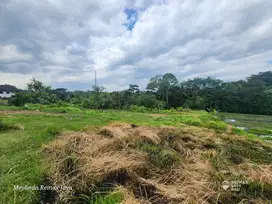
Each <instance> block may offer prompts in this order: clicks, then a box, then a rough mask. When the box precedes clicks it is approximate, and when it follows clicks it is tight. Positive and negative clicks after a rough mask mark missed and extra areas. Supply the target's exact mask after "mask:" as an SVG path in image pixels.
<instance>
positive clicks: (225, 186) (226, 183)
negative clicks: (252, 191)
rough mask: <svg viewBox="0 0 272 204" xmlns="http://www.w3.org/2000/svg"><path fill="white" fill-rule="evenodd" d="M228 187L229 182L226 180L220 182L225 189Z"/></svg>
mask: <svg viewBox="0 0 272 204" xmlns="http://www.w3.org/2000/svg"><path fill="white" fill-rule="evenodd" d="M229 187H230V184H229V182H228V181H223V182H222V188H223V189H224V190H225V191H226V190H227V189H228V188H229Z"/></svg>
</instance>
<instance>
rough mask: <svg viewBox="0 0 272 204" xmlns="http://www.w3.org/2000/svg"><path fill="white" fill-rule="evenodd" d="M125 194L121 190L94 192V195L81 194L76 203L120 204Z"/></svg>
mask: <svg viewBox="0 0 272 204" xmlns="http://www.w3.org/2000/svg"><path fill="white" fill-rule="evenodd" d="M123 199H124V195H123V194H122V193H121V192H118V191H116V192H115V191H113V192H110V193H102V192H100V193H94V194H93V195H92V196H87V195H81V196H80V197H79V198H78V199H77V201H76V203H80V202H81V203H82V202H83V203H86V204H119V203H121V202H122V201H123Z"/></svg>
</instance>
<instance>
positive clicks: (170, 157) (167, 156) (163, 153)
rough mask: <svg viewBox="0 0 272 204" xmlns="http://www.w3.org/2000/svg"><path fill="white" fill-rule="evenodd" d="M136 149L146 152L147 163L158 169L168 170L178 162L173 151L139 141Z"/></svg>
mask: <svg viewBox="0 0 272 204" xmlns="http://www.w3.org/2000/svg"><path fill="white" fill-rule="evenodd" d="M138 148H139V149H140V150H142V151H145V152H147V153H148V158H149V161H150V162H151V163H152V164H153V165H155V166H157V167H159V168H169V167H171V166H173V165H174V164H175V163H177V162H178V161H179V160H180V159H179V156H178V154H177V153H176V152H175V151H174V150H172V149H164V148H163V147H161V146H159V145H155V144H152V143H148V142H143V141H141V142H139V143H138Z"/></svg>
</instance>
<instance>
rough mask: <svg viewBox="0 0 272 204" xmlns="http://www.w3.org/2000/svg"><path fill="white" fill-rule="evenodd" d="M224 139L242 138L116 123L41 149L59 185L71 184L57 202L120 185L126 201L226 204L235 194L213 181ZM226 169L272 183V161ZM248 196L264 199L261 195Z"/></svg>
mask: <svg viewBox="0 0 272 204" xmlns="http://www.w3.org/2000/svg"><path fill="white" fill-rule="evenodd" d="M226 138H228V139H235V140H240V139H241V138H238V137H237V136H234V135H227V134H226V133H216V132H214V131H212V130H208V129H205V128H197V127H195V128H192V127H191V128H183V129H175V128H173V127H163V128H151V127H138V126H134V125H130V124H125V123H114V124H111V125H109V126H106V127H103V128H101V129H96V130H94V129H92V131H88V132H85V133H78V132H67V133H65V134H63V135H61V136H60V137H59V138H58V139H57V140H55V141H54V142H52V143H51V144H49V145H47V146H45V147H44V148H43V151H44V152H45V153H46V155H48V157H49V158H50V164H51V167H52V168H51V169H50V172H49V175H50V177H51V179H52V181H54V183H55V185H65V186H72V188H73V192H68V191H63V192H62V191H60V192H58V195H59V202H64V203H75V200H74V199H73V196H74V195H80V194H85V195H88V196H92V194H93V193H94V192H96V191H101V189H103V190H105V189H106V191H112V190H113V189H116V186H119V188H120V189H121V191H122V192H123V195H124V200H123V202H122V203H124V204H129V203H135V204H138V203H154V204H155V203H156V204H157V203H162V204H163V203H224V201H226V200H228V199H231V196H232V194H229V195H228V196H229V197H228V198H227V199H226V198H225V197H226V195H224V196H225V197H224V196H223V197H222V196H221V191H222V189H221V183H220V182H221V181H220V179H219V180H218V181H215V179H214V178H215V176H214V175H215V174H216V175H217V174H218V173H220V172H216V171H217V170H216V169H215V166H214V163H213V162H212V161H213V158H216V157H218V156H220V148H221V145H222V144H224V142H225V141H226ZM224 159H226V158H224ZM158 161H159V163H158ZM216 161H217V160H216ZM227 170H229V172H236V173H237V172H238V173H239V174H241V175H244V176H245V177H247V178H249V179H250V180H252V181H258V182H266V183H267V182H268V183H271V178H272V176H271V175H272V174H271V173H272V169H271V165H270V166H269V165H267V164H263V165H259V166H254V165H253V164H250V163H248V162H243V163H242V164H239V165H233V167H232V168H228V169H227ZM221 178H225V177H224V175H223V176H221ZM226 178H227V177H226ZM242 199H243V197H241V200H242ZM247 199H248V200H249V201H254V200H255V201H256V202H257V201H258V202H260V203H264V200H262V198H256V197H252V198H251V197H249V198H247ZM228 201H229V200H228ZM234 203H235V202H234Z"/></svg>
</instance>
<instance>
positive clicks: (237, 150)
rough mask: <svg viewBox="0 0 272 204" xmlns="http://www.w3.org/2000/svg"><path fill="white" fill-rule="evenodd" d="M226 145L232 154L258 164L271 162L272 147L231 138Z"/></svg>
mask: <svg viewBox="0 0 272 204" xmlns="http://www.w3.org/2000/svg"><path fill="white" fill-rule="evenodd" d="M228 147H229V151H230V153H231V154H232V155H239V156H242V157H245V158H247V159H250V160H251V161H253V162H256V163H258V164H271V163H272V148H271V147H268V146H263V145H261V144H260V143H258V142H251V141H243V140H232V141H230V142H229V146H228Z"/></svg>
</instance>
